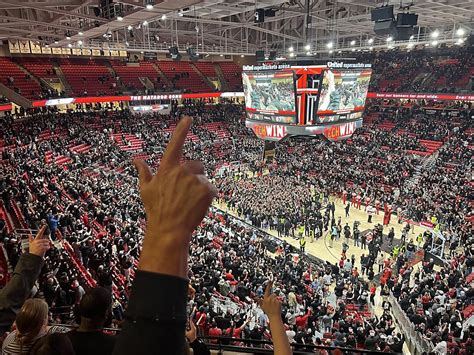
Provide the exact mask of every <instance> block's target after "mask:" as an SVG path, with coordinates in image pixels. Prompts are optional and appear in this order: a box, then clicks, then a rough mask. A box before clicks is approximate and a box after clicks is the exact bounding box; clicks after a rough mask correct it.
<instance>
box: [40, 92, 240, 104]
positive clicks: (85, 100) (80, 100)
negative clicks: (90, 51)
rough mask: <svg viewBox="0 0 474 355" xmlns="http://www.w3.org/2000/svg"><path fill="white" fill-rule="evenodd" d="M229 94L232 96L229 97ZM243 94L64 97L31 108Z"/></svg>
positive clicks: (41, 102) (44, 101) (237, 95)
mask: <svg viewBox="0 0 474 355" xmlns="http://www.w3.org/2000/svg"><path fill="white" fill-rule="evenodd" d="M229 94H232V96H230V95H229ZM243 96H244V93H243V92H234V93H229V92H210V93H199V94H163V95H144V96H90V97H66V98H61V99H50V100H37V101H33V102H32V105H33V107H44V106H57V105H68V104H90V103H97V102H119V101H155V100H171V99H202V98H212V97H243Z"/></svg>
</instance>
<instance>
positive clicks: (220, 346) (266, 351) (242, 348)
mask: <svg viewBox="0 0 474 355" xmlns="http://www.w3.org/2000/svg"><path fill="white" fill-rule="evenodd" d="M55 325H58V326H61V327H64V328H71V329H74V328H77V326H76V325H71V324H55ZM102 330H103V331H104V332H111V333H120V331H121V329H117V328H103V329H102ZM198 339H200V340H203V341H205V343H206V345H207V347H208V348H209V349H211V350H220V351H234V352H240V353H254V352H258V353H259V354H273V353H274V351H273V349H265V348H260V347H256V346H254V347H245V346H238V345H227V344H222V342H229V343H232V342H233V343H235V342H237V343H246V344H252V345H262V346H263V345H273V342H271V341H268V340H256V339H241V338H232V337H217V336H198ZM210 340H215V341H217V343H209V341H210ZM290 346H291V347H293V348H305V349H307V350H298V349H294V350H293V354H314V351H315V350H317V349H321V350H328V351H330V350H337V351H339V352H342V353H354V354H374V355H375V354H384V355H390V354H393V355H395V354H398V353H396V352H383V351H376V350H367V349H355V348H345V347H337V346H323V345H313V344H300V343H291V344H290ZM309 349H310V350H309Z"/></svg>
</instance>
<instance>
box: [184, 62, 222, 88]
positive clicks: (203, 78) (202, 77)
mask: <svg viewBox="0 0 474 355" xmlns="http://www.w3.org/2000/svg"><path fill="white" fill-rule="evenodd" d="M189 65H190V66H191V68H193V70H194V72H195V73H196V74H197V75H199V77H200V78H201V80H202V81H204V82H205V83H207V85H208V86H209V89H210V90H211V91H214V90H216V88H215V87H214V84H213V83H212V81H211V79H209V77H207V76H206V75H204V74H203V72H202V71H201V70H200V69H199V68H198V67H197V65H196V64H194V63H189Z"/></svg>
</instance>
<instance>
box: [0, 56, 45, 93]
mask: <svg viewBox="0 0 474 355" xmlns="http://www.w3.org/2000/svg"><path fill="white" fill-rule="evenodd" d="M12 79H13V80H12ZM0 82H1V83H2V84H4V85H6V86H7V87H9V88H10V89H12V90H15V91H16V92H18V93H19V94H21V95H23V96H24V97H26V98H27V99H30V100H31V99H35V98H38V96H39V94H40V93H41V87H40V85H39V84H38V82H37V81H35V80H34V79H33V78H31V77H29V76H28V74H26V73H25V72H24V71H23V70H21V69H20V67H19V66H18V65H17V64H16V63H14V62H13V61H12V60H11V59H10V58H6V57H0Z"/></svg>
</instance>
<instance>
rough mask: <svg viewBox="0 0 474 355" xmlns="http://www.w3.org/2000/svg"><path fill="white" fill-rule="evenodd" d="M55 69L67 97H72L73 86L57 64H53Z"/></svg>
mask: <svg viewBox="0 0 474 355" xmlns="http://www.w3.org/2000/svg"><path fill="white" fill-rule="evenodd" d="M53 68H54V70H55V71H56V75H57V77H58V78H59V81H60V82H61V84H62V86H63V88H64V91H65V93H66V95H67V96H72V93H73V91H72V87H71V84H69V82H68V81H67V79H66V76H65V75H64V73H63V71H62V69H61V67H60V66H59V65H58V64H56V63H55V64H53Z"/></svg>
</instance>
